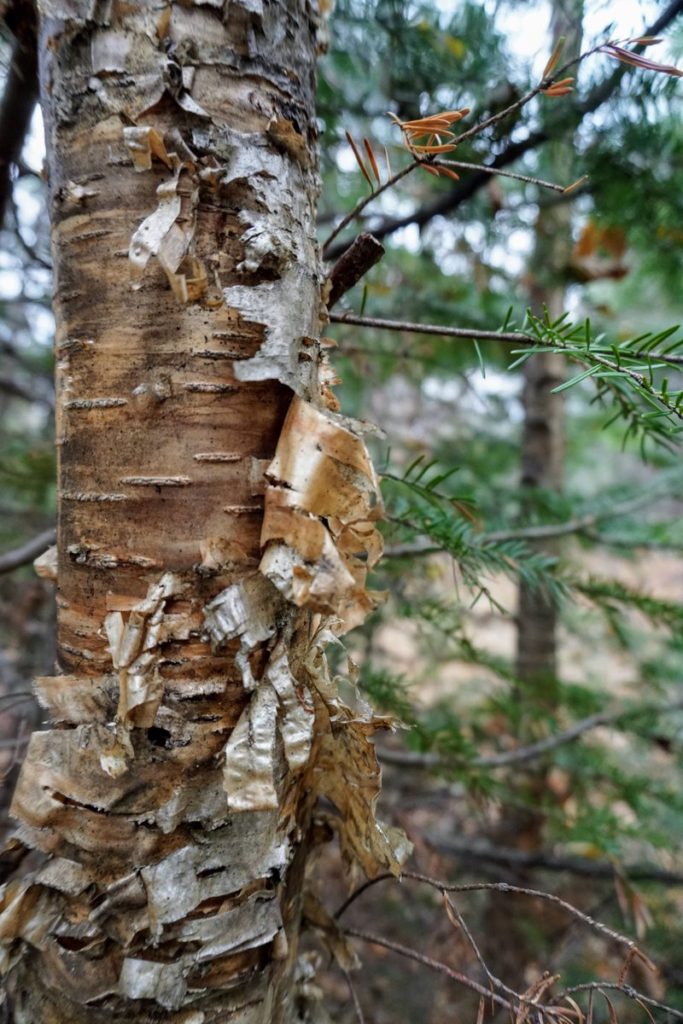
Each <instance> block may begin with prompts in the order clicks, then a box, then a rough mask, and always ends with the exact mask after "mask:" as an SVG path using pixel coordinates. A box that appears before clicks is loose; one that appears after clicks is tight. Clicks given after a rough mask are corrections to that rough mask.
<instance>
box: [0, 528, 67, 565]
mask: <svg viewBox="0 0 683 1024" xmlns="http://www.w3.org/2000/svg"><path fill="white" fill-rule="evenodd" d="M56 537H57V531H56V530H55V528H54V527H51V528H50V529H49V530H44V531H43V532H42V533H39V534H38V536H37V537H32V538H31V540H27V541H26V543H25V544H22V545H20V547H18V548H14V549H13V550H12V551H4V552H3V553H2V554H0V573H2V572H12V571H13V570H14V569H18V568H19V567H20V566H22V565H27V564H28V563H29V562H32V561H33V559H34V558H37V557H38V555H42V553H43V551H46V550H47V548H49V547H50V545H51V544H54V543H55V540H56Z"/></svg>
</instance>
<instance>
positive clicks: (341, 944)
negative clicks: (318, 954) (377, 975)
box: [303, 887, 361, 971]
mask: <svg viewBox="0 0 683 1024" xmlns="http://www.w3.org/2000/svg"><path fill="white" fill-rule="evenodd" d="M303 914H304V921H305V922H306V924H308V925H310V926H311V927H312V928H314V929H315V930H316V931H317V932H319V933H320V936H321V938H322V940H323V942H324V943H325V945H326V946H327V948H328V950H329V951H330V953H331V954H332V956H333V957H334V959H335V960H336V962H337V963H338V964H339V966H340V967H341V969H342V970H343V971H357V970H358V969H359V967H360V966H361V963H360V960H359V959H358V954H357V953H356V951H355V950H354V948H353V946H351V944H350V942H349V940H348V939H347V937H346V936H345V935H344V932H343V931H342V929H341V927H340V925H339V924H338V923H337V921H335V919H334V918H333V917H332V915H331V914H330V913H329V911H328V910H327V908H326V907H325V906H324V905H323V903H322V902H321V901H320V899H319V898H318V896H317V895H316V894H315V893H314V892H313V890H312V889H311V888H310V887H308V888H307V889H306V890H305V892H304V910H303Z"/></svg>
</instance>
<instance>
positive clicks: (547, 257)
mask: <svg viewBox="0 0 683 1024" xmlns="http://www.w3.org/2000/svg"><path fill="white" fill-rule="evenodd" d="M582 19H583V0H571V2H569V3H564V2H563V0H556V2H553V7H552V17H551V36H552V43H551V46H550V47H549V49H551V48H552V46H554V45H555V43H556V42H557V40H558V39H560V38H561V37H564V38H565V40H566V42H565V45H564V49H563V51H562V56H561V58H560V60H561V61H562V62H564V61H566V60H569V59H570V58H571V57H574V56H576V55H578V53H579V52H580V50H581V36H582ZM547 102H548V104H549V106H550V112H549V114H548V115H547V116H552V115H553V113H554V111H553V104H556V103H558V102H559V103H562V102H563V101H562V100H559V101H558V100H553V99H549V100H548V101H547ZM546 159H547V165H546V166H547V171H548V174H549V176H550V177H551V178H553V177H555V179H557V180H561V179H562V178H566V177H567V175H569V176H570V177H571V170H570V168H571V166H572V162H573V147H572V144H571V141H562V142H549V143H548V145H547V156H546ZM571 216H572V204H571V203H569V202H557V203H555V204H554V205H546V206H540V207H539V211H538V216H537V220H536V227H535V244H534V251H533V254H532V257H531V260H530V264H529V269H528V278H529V290H530V305H531V307H532V309H533V311H534V313H535V314H536V315H537V316H540V317H542V316H544V312H545V310H546V309H547V311H548V315H549V316H550V318H551V320H552V319H555V318H557V317H559V316H561V315H562V313H563V312H564V310H565V298H566V295H565V282H566V272H567V268H568V265H569V262H570V255H571V246H572V237H571ZM565 371H566V364H565V359H564V356H562V355H559V354H557V353H554V352H543V353H539V354H537V355H534V356H532V358H531V359H529V360H528V361H527V362H526V364H525V366H524V387H523V392H522V402H523V408H524V424H523V433H522V448H521V485H522V487H523V488H528V489H529V490H530V491H531V492H532V494H531V495H530V500H529V502H528V504H527V507H526V510H525V520H526V519H527V516H528V515H529V513H530V512H531V510H532V509H533V508H534V507H535V505H536V502H537V498H536V497H535V496H534V495H533V491H536V492H538V491H545V492H553V491H554V492H558V493H559V492H561V491H562V488H563V485H564V474H565V408H564V395H563V394H562V393H560V394H553V393H552V392H553V389H554V388H556V387H557V386H558V385H559V384H561V383H562V381H563V380H564V379H565ZM556 549H557V542H556V543H555V544H553V542H552V541H546V542H545V543H544V544H543V550H544V552H546V553H548V554H551V553H554V552H555V551H556ZM557 625H558V623H557V608H556V605H555V602H554V600H553V599H552V597H551V596H550V595H548V594H547V593H545V592H544V591H543V590H541V589H539V588H537V587H533V586H529V585H528V584H527V583H525V582H523V581H520V584H519V591H518V605H517V652H516V676H517V679H518V680H519V684H518V694H519V701H518V707H519V718H518V722H517V738H518V741H519V743H520V745H524V744H525V743H530V742H533V740H534V739H538V738H539V732H538V728H539V726H538V716H539V709H540V710H541V711H542V710H545V711H547V712H548V714H552V713H553V711H554V710H555V709H556V706H557V693H556V689H557V657H558V653H557ZM527 709H531V711H532V712H533V715H534V719H535V720H531V717H530V716H529V714H528V711H527ZM541 728H542V732H541V733H540V735H543V734H544V733H546V732H547V730H545V729H543V727H541ZM515 790H516V791H517V792H518V793H520V797H521V798H520V801H519V804H518V806H517V807H516V808H514V809H510V810H507V811H505V812H504V815H503V818H502V820H501V822H500V824H499V827H498V828H497V830H496V840H497V841H498V842H499V843H500V844H501V845H503V846H508V847H513V848H519V849H524V850H539V849H541V848H542V846H543V841H544V834H543V833H544V823H545V817H544V814H543V810H542V809H541V807H540V801H541V800H542V799H543V798H545V797H546V796H547V792H548V791H547V787H546V768H545V766H544V762H543V760H541V761H540V762H539V763H538V766H537V767H536V768H535V770H533V771H528V772H522V773H519V775H518V777H517V779H516V784H515ZM496 913H497V914H500V915H502V917H503V918H504V919H503V920H502V921H500V922H499V928H498V929H497V931H498V934H502V935H504V936H505V939H504V942H503V946H502V950H500V953H501V954H502V957H503V960H504V962H505V965H506V968H507V970H508V971H509V972H510V973H509V977H514V978H516V979H522V978H523V977H524V970H525V968H527V967H528V965H529V964H530V963H531V962H532V961H533V960H534V958H535V952H537V950H536V949H535V946H536V945H537V939H538V930H543V929H544V928H546V929H548V930H549V929H551V928H552V922H551V920H550V918H551V917H552V915H551V914H549V913H548V908H547V907H545V906H537V908H536V913H535V924H536V926H537V936H536V943H534V941H533V940H531V941H530V939H529V934H528V933H526V934H525V933H524V929H523V927H522V929H520V918H519V915H518V913H517V911H516V908H515V906H514V904H513V905H511V904H509V903H508V904H502V905H499V906H498V908H497V910H496ZM540 966H541V967H542V966H543V965H542V964H541V965H540Z"/></svg>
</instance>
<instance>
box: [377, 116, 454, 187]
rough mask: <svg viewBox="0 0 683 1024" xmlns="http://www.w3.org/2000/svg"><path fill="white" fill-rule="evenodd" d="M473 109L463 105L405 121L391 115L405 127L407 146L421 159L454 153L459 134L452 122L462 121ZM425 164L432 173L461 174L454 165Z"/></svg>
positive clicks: (404, 133)
mask: <svg viewBox="0 0 683 1024" xmlns="http://www.w3.org/2000/svg"><path fill="white" fill-rule="evenodd" d="M469 112H470V111H469V107H462V109H460V110H443V111H440V112H439V113H438V114H431V115H429V116H428V117H419V118H417V119H416V120H414V121H401V120H400V119H399V118H398V117H396V115H395V114H391V113H390V114H389V117H390V118H391V119H392V121H393V122H394V124H397V125H398V126H399V128H400V129H401V131H402V133H403V141H404V142H405V144H406V148H407V149H408V150H409V151H410V152H411V153H412V154H413V156H414V157H416V158H417V159H418V160H420V159H423V158H424V157H427V156H439V155H440V154H443V153H452V152H453V150H454V149H455V147H456V145H457V136H456V134H455V132H453V131H451V126H452V125H454V124H457V122H458V121H461V120H462V119H463V117H465V116H466V115H467V114H469ZM423 166H424V169H425V170H426V171H429V173H430V174H435V175H437V176H438V175H440V174H444V175H446V176H447V177H449V178H454V179H455V180H456V181H457V180H458V175H457V174H456V173H455V171H453V170H451V169H450V167H442V166H437V167H432V166H431V165H429V164H424V165H423Z"/></svg>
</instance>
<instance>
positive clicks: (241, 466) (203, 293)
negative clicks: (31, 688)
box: [0, 0, 407, 1024]
mask: <svg viewBox="0 0 683 1024" xmlns="http://www.w3.org/2000/svg"><path fill="white" fill-rule="evenodd" d="M41 16H42V26H41V35H42V44H41V54H42V60H43V67H42V74H41V79H42V91H43V107H44V111H45V118H46V125H47V137H48V164H49V173H50V187H51V196H52V220H53V249H54V256H55V270H56V300H55V305H56V314H57V356H58V366H57V394H58V411H57V431H58V436H57V443H58V451H59V528H58V545H57V563H58V606H59V635H58V669H59V673H58V674H57V675H55V676H54V677H50V678H42V679H39V680H38V681H37V683H36V689H37V693H38V698H39V700H40V702H41V704H42V705H43V707H45V708H46V709H47V710H48V711H49V712H50V715H51V717H52V719H53V721H54V727H53V728H52V729H50V730H47V731H44V732H39V733H36V734H34V736H33V737H32V739H31V743H30V745H29V749H28V753H27V757H26V762H25V765H24V768H23V771H22V774H21V778H20V780H19V784H18V786H17V790H16V793H15V797H14V802H13V808H12V810H13V814H14V815H15V817H16V818H17V819H18V822H19V827H18V833H17V836H18V839H19V840H20V841H21V842H22V843H24V844H25V845H26V846H28V847H31V848H33V849H35V850H37V851H41V852H42V854H43V855H44V863H43V865H42V867H40V868H39V869H38V870H37V871H35V872H34V873H33V874H32V875H31V876H29V877H28V878H26V879H24V880H22V881H21V882H19V883H15V882H10V883H8V885H7V886H5V887H4V888H3V890H2V891H1V896H0V900H1V902H0V908H1V909H0V952H1V956H0V959H1V962H2V966H3V969H4V970H5V971H6V972H9V974H10V987H11V989H12V992H13V998H14V1001H15V1020H16V1021H17V1022H19V1024H21V1022H25V1024H29V1022H30V1024H41V1022H50V1024H62V1022H64V1024H66V1022H67V1021H68V1022H69V1024H78V1022H79V1021H81V1022H86V1021H87V1022H88V1024H94V1022H96V1021H107V1022H111V1021H124V1020H125V1021H136V1022H137V1021H140V1022H142V1021H149V1022H151V1021H156V1020H160V1019H163V1020H165V1021H176V1022H183V1024H211V1022H212V1021H219V1020H220V1021H221V1022H224V1021H235V1022H237V1021H239V1022H240V1024H252V1022H254V1024H256V1022H259V1024H265V1022H270V1021H275V1022H277V1021H283V1022H285V1021H294V1020H303V1019H312V1013H313V1010H312V1009H311V1007H309V1006H307V1002H306V992H307V991H308V990H310V985H309V981H310V969H309V967H308V966H307V965H306V964H305V963H303V962H300V961H299V959H298V935H299V931H300V928H301V920H302V906H303V903H304V899H305V898H306V899H308V897H306V896H305V890H304V883H303V879H304V869H305V865H306V860H307V856H308V852H309V849H310V846H311V844H312V839H311V835H312V832H313V828H314V825H315V822H316V817H315V815H316V813H317V812H316V811H315V806H316V801H317V799H318V797H319V796H321V795H324V796H326V797H328V799H329V800H330V801H331V802H332V804H334V805H335V807H336V809H337V812H338V813H337V814H336V815H328V820H329V824H330V825H331V826H332V828H333V829H334V830H336V831H337V832H338V833H339V836H340V842H341V848H342V853H343V856H344V860H345V862H346V864H347V867H348V868H349V870H350V871H353V870H355V869H357V868H358V867H360V868H362V869H363V870H364V871H365V872H366V873H369V874H372V873H374V872H377V871H380V870H385V869H386V868H387V867H389V868H390V869H391V870H394V871H396V872H398V871H399V870H400V863H401V860H402V858H404V857H405V855H406V853H407V845H406V841H405V839H404V838H403V837H402V836H400V835H398V834H395V833H393V832H391V830H387V829H384V828H383V827H382V826H381V825H379V824H378V823H377V822H376V821H375V818H374V803H375V800H376V797H377V794H378V791H379V768H378V765H377V760H376V757H375V754H374V748H373V746H372V744H371V742H370V736H371V735H372V733H373V732H374V731H375V730H376V729H378V728H386V727H390V725H391V722H390V721H389V720H388V719H377V718H375V717H373V715H372V712H371V710H370V709H369V708H367V707H365V706H364V705H362V703H358V704H357V706H355V707H353V708H349V707H347V706H346V705H345V704H344V703H343V702H342V701H341V700H340V698H339V696H338V694H337V686H336V681H335V680H333V679H332V678H331V677H330V675H329V673H328V670H327V666H326V661H325V654H324V649H325V646H326V645H327V644H328V643H329V642H336V637H337V635H338V634H339V633H341V632H343V631H345V629H347V628H349V627H350V626H351V625H353V624H355V623H356V622H358V621H361V620H362V618H363V616H364V615H365V614H366V613H367V612H368V611H369V610H370V609H371V608H372V607H373V605H374V602H375V600H376V597H375V596H373V595H372V594H370V593H368V591H367V590H366V587H365V576H366V573H367V569H368V567H370V566H372V565H373V564H374V562H375V561H376V560H377V558H378V557H379V554H380V552H381V541H380V538H379V534H378V533H377V530H376V527H375V520H376V519H377V517H378V516H379V514H380V511H381V505H380V501H379V493H378V488H377V481H376V477H375V475H374V471H373V469H372V466H371V464H370V460H369V458H368V455H367V452H366V450H365V446H364V443H363V440H362V436H361V431H360V427H359V425H358V424H354V423H353V422H352V421H349V420H345V419H343V417H341V416H340V415H339V414H338V412H337V408H336V401H335V399H334V396H333V395H332V393H331V390H330V385H331V383H333V381H334V375H333V372H332V371H331V369H330V367H329V365H328V363H327V359H326V343H325V341H324V339H322V340H321V331H322V328H323V326H324V306H323V302H322V298H321V292H322V290H323V287H324V281H323V276H322V272H321V264H320V258H319V253H318V249H317V245H316V241H315V233H314V224H315V199H316V196H317V189H318V179H317V166H316V157H315V124H314V120H313V91H314V62H315V55H316V45H317V43H316V40H318V41H319V39H320V30H321V28H322V25H321V16H320V14H319V11H318V8H317V5H316V4H314V3H313V2H312V0H279V2H271V3H266V2H263V0H225V2H223V0H205V2H203V3H202V2H197V0H196V2H194V3H187V4H183V5H178V4H170V5H163V4H153V3H152V2H151V0H145V2H143V3H141V4H139V5H133V4H119V3H113V2H110V0H44V4H43V8H42V11H41ZM318 831H319V829H318ZM308 902H309V904H310V903H311V901H310V899H309V900H308ZM314 916H315V918H316V920H315V922H314V923H315V925H316V927H318V928H320V927H322V925H321V921H322V919H323V917H324V915H322V914H321V913H320V912H316V913H315V915H314ZM331 941H332V944H333V945H334V943H335V941H336V945H337V946H339V945H340V943H339V941H338V937H337V939H336V940H335V937H334V936H332V939H331Z"/></svg>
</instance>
